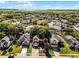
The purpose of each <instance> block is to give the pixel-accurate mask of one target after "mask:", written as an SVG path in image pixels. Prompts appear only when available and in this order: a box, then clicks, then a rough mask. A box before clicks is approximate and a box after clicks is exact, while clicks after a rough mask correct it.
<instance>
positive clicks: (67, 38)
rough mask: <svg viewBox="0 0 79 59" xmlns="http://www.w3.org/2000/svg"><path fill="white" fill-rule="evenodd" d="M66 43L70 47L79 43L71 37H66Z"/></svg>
mask: <svg viewBox="0 0 79 59" xmlns="http://www.w3.org/2000/svg"><path fill="white" fill-rule="evenodd" d="M64 39H65V41H66V42H67V43H68V44H69V45H70V44H72V43H77V42H78V41H77V40H76V39H75V38H74V37H73V36H71V35H65V36H64Z"/></svg>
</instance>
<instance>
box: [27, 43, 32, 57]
mask: <svg viewBox="0 0 79 59" xmlns="http://www.w3.org/2000/svg"><path fill="white" fill-rule="evenodd" d="M26 53H27V56H30V55H31V53H32V43H30V46H29V48H27V52H26Z"/></svg>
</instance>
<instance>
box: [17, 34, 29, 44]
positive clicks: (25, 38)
mask: <svg viewBox="0 0 79 59" xmlns="http://www.w3.org/2000/svg"><path fill="white" fill-rule="evenodd" d="M18 42H19V43H21V42H22V43H29V42H30V34H28V33H26V34H23V35H22V36H21V37H20V38H19V40H18Z"/></svg>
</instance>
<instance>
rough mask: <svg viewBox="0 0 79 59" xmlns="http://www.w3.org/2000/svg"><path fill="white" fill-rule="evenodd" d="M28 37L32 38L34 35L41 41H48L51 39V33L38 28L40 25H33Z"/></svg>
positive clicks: (46, 28) (41, 27)
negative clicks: (45, 39)
mask: <svg viewBox="0 0 79 59" xmlns="http://www.w3.org/2000/svg"><path fill="white" fill-rule="evenodd" d="M30 35H31V36H32V37H34V36H35V35H38V36H39V37H40V38H42V39H43V38H47V39H48V38H50V37H51V33H50V32H49V30H48V27H46V26H40V25H34V26H33V27H32V28H31V31H30Z"/></svg>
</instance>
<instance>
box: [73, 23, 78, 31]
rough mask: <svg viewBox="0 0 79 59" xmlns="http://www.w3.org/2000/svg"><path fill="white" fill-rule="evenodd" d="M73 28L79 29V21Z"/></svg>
mask: <svg viewBox="0 0 79 59" xmlns="http://www.w3.org/2000/svg"><path fill="white" fill-rule="evenodd" d="M73 29H75V30H77V31H79V23H77V24H75V25H74V26H73Z"/></svg>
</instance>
